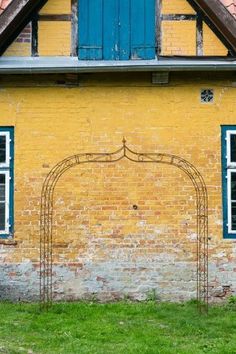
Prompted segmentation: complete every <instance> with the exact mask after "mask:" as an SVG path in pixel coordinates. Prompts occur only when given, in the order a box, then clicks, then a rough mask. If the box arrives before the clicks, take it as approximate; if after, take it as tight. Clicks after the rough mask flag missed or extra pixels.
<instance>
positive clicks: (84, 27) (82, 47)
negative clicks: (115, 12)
mask: <svg viewBox="0 0 236 354" xmlns="http://www.w3.org/2000/svg"><path fill="white" fill-rule="evenodd" d="M78 18H79V58H80V59H87V60H99V59H100V60H101V59H103V57H102V47H103V40H102V39H103V0H79V16H78Z"/></svg>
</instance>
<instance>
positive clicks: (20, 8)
mask: <svg viewBox="0 0 236 354" xmlns="http://www.w3.org/2000/svg"><path fill="white" fill-rule="evenodd" d="M1 1H2V3H3V1H4V4H5V5H3V7H4V11H3V13H2V14H0V55H1V54H2V53H3V52H4V51H5V50H6V49H7V48H8V46H9V45H10V44H11V43H12V42H13V41H14V40H15V38H16V37H17V36H18V35H19V34H20V32H21V31H22V30H23V28H24V27H25V26H26V25H27V24H28V23H29V22H30V21H31V20H32V19H33V18H34V16H35V14H36V13H37V12H38V11H39V10H40V9H41V7H43V5H44V4H45V3H46V2H47V0H0V3H1ZM187 1H188V3H189V4H190V5H191V6H192V8H193V9H194V10H195V11H196V12H197V13H200V14H201V15H202V17H203V20H204V22H206V23H207V24H208V25H209V26H210V28H211V29H212V30H213V31H214V33H215V34H216V35H217V36H218V38H219V39H220V40H221V41H222V43H223V44H224V45H225V46H226V47H227V48H228V50H229V52H230V53H231V54H232V55H235V53H236V19H235V18H234V17H233V15H232V12H233V10H234V7H232V4H233V0H232V4H231V3H230V4H231V6H228V8H227V5H229V1H228V0H187ZM8 3H10V4H9V5H8ZM7 5H8V6H7Z"/></svg>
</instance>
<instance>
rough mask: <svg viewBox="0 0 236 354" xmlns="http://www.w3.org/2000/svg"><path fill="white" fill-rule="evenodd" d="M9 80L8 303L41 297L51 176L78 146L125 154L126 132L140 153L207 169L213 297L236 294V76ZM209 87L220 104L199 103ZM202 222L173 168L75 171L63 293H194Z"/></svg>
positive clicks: (68, 195) (62, 237)
mask: <svg viewBox="0 0 236 354" xmlns="http://www.w3.org/2000/svg"><path fill="white" fill-rule="evenodd" d="M216 79H217V85H216ZM41 82H42V81H41ZM9 85H10V83H9V80H8V82H7V84H4V83H2V88H1V97H0V108H1V122H0V123H1V126H4V125H7V126H9V125H13V126H15V234H14V240H15V241H16V242H17V244H16V245H14V244H13V245H3V244H2V245H0V267H1V271H0V274H1V276H0V280H1V282H0V284H1V291H0V292H1V297H2V298H7V299H13V300H17V299H22V300H35V299H37V295H38V285H39V268H38V267H39V264H38V261H39V213H40V192H41V188H42V183H43V180H44V178H45V177H46V175H47V173H48V172H49V171H50V169H51V168H52V167H53V166H54V165H55V164H56V163H57V162H59V161H61V160H62V159H63V158H64V157H66V156H70V155H73V154H74V153H83V152H105V151H108V152H112V151H115V150H116V149H117V148H119V147H120V146H121V144H122V139H123V136H125V137H126V139H127V143H128V145H129V146H130V147H131V148H132V149H133V150H135V151H144V152H149V151H151V152H152V151H154V152H165V153H171V154H176V155H179V156H182V157H183V158H185V159H187V160H188V161H190V162H192V163H193V164H194V165H195V166H196V167H197V168H198V169H199V171H200V172H201V173H202V175H203V176H204V178H205V181H206V184H207V187H208V193H209V232H210V234H209V236H210V238H211V239H210V244H209V266H210V267H209V270H210V278H209V285H210V294H211V300H214V301H222V299H224V298H225V296H228V295H229V294H231V293H235V291H236V267H235V260H236V241H235V240H223V238H222V203H221V145H220V144H221V143H220V125H221V124H235V117H234V96H235V85H234V81H233V80H232V77H229V78H228V79H227V78H226V77H225V78H222V77H221V78H220V77H219V78H217V77H216V75H215V77H214V78H212V79H210V78H209V76H208V78H206V76H204V75H203V76H202V77H201V75H200V76H199V75H196V77H194V76H192V78H187V76H185V77H184V76H183V75H181V74H179V75H177V76H176V75H174V74H173V75H172V76H171V81H170V84H169V86H166V87H158V86H152V84H151V79H150V75H149V74H139V75H138V76H137V75H136V74H129V75H128V74H125V75H122V74H119V75H112V76H111V75H98V76H96V75H88V76H83V78H82V77H81V78H80V87H77V88H76V87H74V88H66V87H45V88H40V87H37V84H36V83H35V86H34V85H32V87H29V88H27V87H19V88H16V87H15V88H14V87H9ZM24 85H26V81H25V83H24ZM12 86H14V83H12ZM204 87H207V88H212V89H214V94H215V96H214V102H213V103H211V104H201V103H200V91H201V89H202V88H204ZM58 112H59V114H58ZM195 222H196V215H195V192H194V189H193V187H192V185H191V182H190V180H189V179H188V177H186V176H185V175H183V174H182V173H181V172H180V171H178V170H176V169H175V168H173V167H170V166H169V167H168V166H164V165H152V164H151V165H149V164H144V165H141V164H140V165H139V164H134V163H131V162H128V161H120V162H119V163H116V164H111V165H99V164H97V165H96V164H95V165H83V166H77V167H75V168H74V169H72V170H70V171H67V173H66V174H64V175H63V176H62V177H61V179H60V181H59V182H58V185H57V188H56V190H55V208H54V255H53V263H54V277H53V279H54V296H55V298H56V299H70V300H72V299H80V298H90V299H91V298H98V299H101V300H112V299H120V298H127V297H129V298H132V299H140V300H141V299H145V298H146V297H148V296H150V294H153V293H154V292H155V294H156V296H157V298H159V299H161V300H187V299H190V298H192V297H194V296H195V290H196V227H195V226H196V225H195Z"/></svg>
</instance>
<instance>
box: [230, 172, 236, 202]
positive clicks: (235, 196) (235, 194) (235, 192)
mask: <svg viewBox="0 0 236 354" xmlns="http://www.w3.org/2000/svg"><path fill="white" fill-rule="evenodd" d="M231 200H236V172H231Z"/></svg>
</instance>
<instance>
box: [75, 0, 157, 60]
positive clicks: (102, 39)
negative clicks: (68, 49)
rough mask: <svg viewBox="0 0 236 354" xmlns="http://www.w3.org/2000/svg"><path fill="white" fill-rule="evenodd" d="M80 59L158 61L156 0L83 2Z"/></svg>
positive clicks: (86, 0) (80, 27) (91, 0)
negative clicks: (156, 47)
mask: <svg viewBox="0 0 236 354" xmlns="http://www.w3.org/2000/svg"><path fill="white" fill-rule="evenodd" d="M79 58H80V59H87V60H99V59H100V60H101V59H104V60H129V59H154V58H155V0H79Z"/></svg>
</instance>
